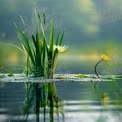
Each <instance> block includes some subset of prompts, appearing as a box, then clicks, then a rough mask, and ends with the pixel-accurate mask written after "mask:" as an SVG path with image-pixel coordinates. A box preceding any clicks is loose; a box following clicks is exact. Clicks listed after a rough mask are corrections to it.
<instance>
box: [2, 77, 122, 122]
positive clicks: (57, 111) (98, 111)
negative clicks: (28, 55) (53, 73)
mask: <svg viewBox="0 0 122 122" xmlns="http://www.w3.org/2000/svg"><path fill="white" fill-rule="evenodd" d="M115 82H116V83H115ZM115 82H104V81H103V82H100V83H98V85H97V88H96V89H94V82H83V81H82V82H80V81H78V82H74V81H58V82H56V81H55V86H56V94H57V96H58V98H59V99H60V102H59V103H58V108H57V107H56V106H54V111H53V116H54V118H53V120H50V113H49V109H50V108H49V107H46V115H45V122H120V121H121V119H122V114H121V113H122V98H121V96H122V83H121V79H120V80H117V81H115ZM43 85H44V83H43ZM25 97H26V95H25V88H24V83H20V82H18V83H17V82H16V83H14V82H13V83H10V82H7V83H5V84H4V86H3V87H1V88H0V122H8V121H10V122H24V116H23V114H22V107H23V105H24V100H25ZM43 117H44V112H43V108H41V112H40V121H44V118H43ZM28 121H29V122H34V121H35V114H34V112H31V113H30V115H29V117H28Z"/></svg>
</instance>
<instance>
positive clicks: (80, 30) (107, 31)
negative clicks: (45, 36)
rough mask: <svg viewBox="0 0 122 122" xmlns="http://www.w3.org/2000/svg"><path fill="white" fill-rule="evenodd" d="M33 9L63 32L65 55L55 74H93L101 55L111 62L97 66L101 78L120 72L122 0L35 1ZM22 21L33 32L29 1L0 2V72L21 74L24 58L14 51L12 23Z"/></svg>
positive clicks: (31, 10)
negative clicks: (66, 48)
mask: <svg viewBox="0 0 122 122" xmlns="http://www.w3.org/2000/svg"><path fill="white" fill-rule="evenodd" d="M36 6H37V9H38V10H39V11H40V12H41V13H42V12H43V11H45V13H46V15H47V23H48V22H49V21H50V20H51V19H54V21H55V28H56V31H59V30H60V29H63V30H64V31H65V38H64V45H66V46H68V47H69V51H68V52H66V53H64V54H61V55H59V58H58V61H57V64H58V65H57V69H56V73H67V74H69V73H87V74H90V73H94V65H95V64H96V63H97V61H98V60H99V59H100V56H101V54H107V55H109V56H110V58H111V61H109V62H103V63H101V64H100V66H99V69H98V72H99V73H101V74H121V72H122V68H121V67H122V59H121V55H122V53H121V52H122V49H121V43H122V40H121V39H122V31H121V29H122V0H116V1H115V0H37V1H36ZM20 16H22V17H23V20H24V21H25V26H26V30H27V32H28V33H29V35H31V33H33V32H34V27H33V23H34V19H33V17H34V15H33V0H0V72H7V73H8V72H22V71H23V67H24V65H25V60H26V59H25V57H24V54H22V52H20V51H19V50H18V49H16V48H15V47H13V46H11V45H8V44H13V45H18V46H20V47H21V45H20V42H19V41H18V39H17V37H16V32H15V27H14V24H13V23H14V22H16V23H18V24H20V26H21V25H22V24H21V21H20Z"/></svg>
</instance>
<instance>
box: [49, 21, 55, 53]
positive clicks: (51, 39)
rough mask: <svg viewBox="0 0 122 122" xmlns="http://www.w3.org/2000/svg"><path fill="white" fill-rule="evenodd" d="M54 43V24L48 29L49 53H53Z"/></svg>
mask: <svg viewBox="0 0 122 122" xmlns="http://www.w3.org/2000/svg"><path fill="white" fill-rule="evenodd" d="M53 43H54V22H53V21H52V23H51V29H50V44H49V46H50V49H49V50H50V51H51V52H53V45H54V44H53Z"/></svg>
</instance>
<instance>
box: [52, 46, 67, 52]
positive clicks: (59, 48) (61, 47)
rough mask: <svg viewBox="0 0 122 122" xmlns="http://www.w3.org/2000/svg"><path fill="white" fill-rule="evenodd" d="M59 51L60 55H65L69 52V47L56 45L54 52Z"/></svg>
mask: <svg viewBox="0 0 122 122" xmlns="http://www.w3.org/2000/svg"><path fill="white" fill-rule="evenodd" d="M56 49H57V50H58V52H59V53H63V52H66V51H67V50H68V47H66V46H65V45H64V46H60V45H54V47H53V50H56Z"/></svg>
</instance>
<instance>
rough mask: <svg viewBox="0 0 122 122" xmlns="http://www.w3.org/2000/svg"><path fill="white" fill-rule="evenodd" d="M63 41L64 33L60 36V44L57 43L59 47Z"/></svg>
mask: <svg viewBox="0 0 122 122" xmlns="http://www.w3.org/2000/svg"><path fill="white" fill-rule="evenodd" d="M63 39H64V31H63V33H62V35H61V39H60V42H59V45H60V46H61V45H62V42H63Z"/></svg>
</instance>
